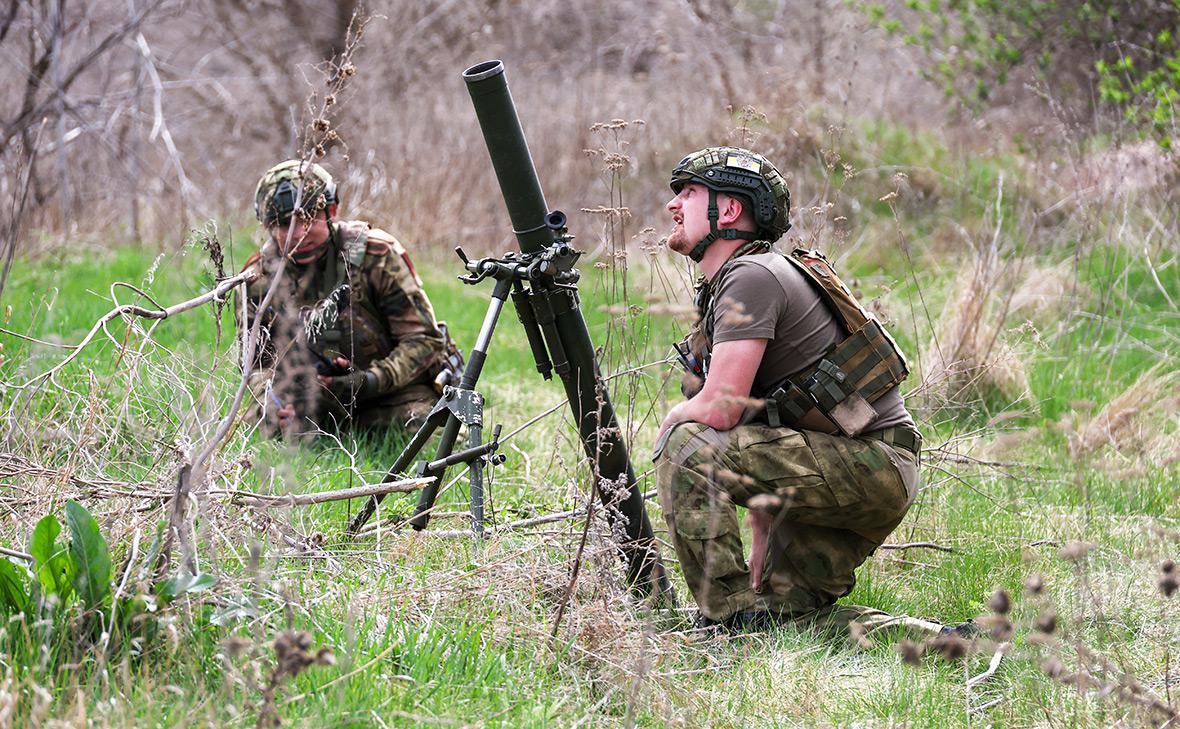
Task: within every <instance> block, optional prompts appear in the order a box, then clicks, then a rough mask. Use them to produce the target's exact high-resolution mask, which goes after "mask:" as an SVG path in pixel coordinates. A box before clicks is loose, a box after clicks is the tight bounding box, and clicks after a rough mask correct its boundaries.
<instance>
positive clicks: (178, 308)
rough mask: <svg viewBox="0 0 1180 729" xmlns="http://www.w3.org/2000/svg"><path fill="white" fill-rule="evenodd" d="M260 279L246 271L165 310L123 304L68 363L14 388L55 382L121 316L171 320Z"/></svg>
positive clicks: (100, 321) (104, 319)
mask: <svg viewBox="0 0 1180 729" xmlns="http://www.w3.org/2000/svg"><path fill="white" fill-rule="evenodd" d="M256 276H257V273H256V272H254V271H253V270H249V271H243V272H241V273H239V274H237V275H236V276H230V277H229V278H227V279H225V280H223V281H220V282H219V283H218V284H217V286H215V287H213V288H212V289H210V290H209V291H206V292H205V293H203V294H201V295H200V296H197V297H195V298H192V299H189V300H188V301H182V302H180V303H179V304H173V305H172V306H169V307H167V308H163V309H145V308H143V307H141V306H137V305H135V304H120V305H118V306H116V307H115V308H113V309H111V310H110V311H108V312H107V313H106V314H103V315H102V316H101V317H100V318H99V319H98V321H96V322H95V323H94V326H92V327H91V328H90V331H89V332H87V333H86V336H85V337H83V338H82V341H81V342H79V343H78V344H76V345H73V350H74V351H72V352H71V353H70V354H69V355H68V356H67V357H66V358H65V359H63V360H62V361H61V362H58V363H57V364H56V365H54V366H53V367H51V368H49V369H48V370H46V371H45V372H42V373H41V374H39V375H37V376H35V377H33V378H32V379H30V380H29V381H28V382H25V383H24V384H21V385H13V387H15V388H16V389H18V390H24V389H27V388H29V387H32V386H33V385H36V384H38V383H40V382H42V381H44V380H49V381H51V382H54V379H53V378H54V377H55V376H56V375H57V373H58V372H60V371H61V370H62V368H63V367H65V366H66V365H68V364H69V363H70V362H72V361H74V359H76V358H77V357H78V355H79V354H80V353H81V352H82V350H83V349H85V348H86V346H87V345H88V344H90V342H91V341H93V340H94V337H95V335H97V334H98V332H100V331H102V330H103V329H104V328H105V327H106V325H107V324H108V323H110V322H111V321H114V320H115V319H117V318H119V317H121V316H133V317H140V318H143V319H167V318H168V317H170V316H176V315H177V314H182V313H184V312H186V311H190V310H192V309H195V308H197V307H198V306H201V305H203V304H207V303H209V302H210V301H217V300H222V299H224V298H225V296H226V294H228V293H229V291H230V290H231V289H233V288H234V287H235V286H239V285H241V284H246V283H249V282H250V281H253V280H254V278H255V277H256ZM116 285H118V284H116ZM55 384H56V383H55Z"/></svg>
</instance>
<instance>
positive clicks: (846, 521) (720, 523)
mask: <svg viewBox="0 0 1180 729" xmlns="http://www.w3.org/2000/svg"><path fill="white" fill-rule="evenodd" d="M917 466H918V463H917V457H916V456H914V455H912V454H910V453H909V452H908V451H906V450H903V449H899V448H893V447H891V446H888V445H885V444H884V443H882V442H881V441H878V440H870V439H867V438H845V437H842V436H833V435H825V434H822V433H815V432H811V431H797V430H792V429H790V428H781V427H780V428H772V427H770V426H768V425H760V424H750V425H740V426H738V427H736V428H734V429H732V430H729V431H724V432H719V431H717V430H714V429H712V428H710V427H708V426H705V425H702V424H701V423H695V422H687V423H681V424H680V425H677V426H676V427H675V428H673V429H672V431H671V432H670V433H668V434H667V441H666V443H665V444H664V446H663V448H661V449H659V451H658V452H657V454H656V480H657V485H658V487H659V493H660V503H661V505H662V506H663V511H664V519H665V520H666V521H667V523H668V532H669V534H670V535H671V538H672V542H673V545H674V546H675V548H676V554H677V556H678V557H679V559H680V567H681V570H682V571H683V573H684V579H685V581H686V582H687V583H688V588H689V590H691V591H692V594H693V597H694V598H695V599H696V602H697V605H698V606H699V607H700V610H701V612H702V613H704V615H706V616H707V617H709V618H711V619H713V620H724V619H726V618H728V617H729V616H731V615H733V614H734V613H736V612H739V611H742V610H770V611H774V612H779V613H783V614H789V615H803V614H806V613H811V612H813V611H816V610H819V609H821V608H824V607H826V606H828V605H831V604H832V603H834V602H835V601H836V599H837V598H839V597H842V596H843V595H847V594H848V593H849V592H850V591H851V590H852V587H853V585H854V584H855V583H856V578H855V575H854V574H853V572H854V570H855V569H856V568H857V567H858V566H859V565H860V564H861V563H862V562H864V560H865V559H866V558H867V557H868V556H869V555H870V554H872V552H873V550H875V549H876V548H877V547H878V546H879V545H880V544H881V543H882V542H884V541H885V538H886V537H887V536H888V535H889V533H890V532H891V531H893V529H894V528H895V527H896V526H897V525H898V524H899V523H900V522H901V520H902V517H904V516H905V513H906V511H907V510H908V509H909V506H910V503H912V501H913V499H914V495H915V494H916V491H917V482H918V468H917ZM760 495H767V496H768V497H769V498H764V499H761V500H756V502H758V501H761V502H762V503H757V504H756V505H757V506H758V508H761V509H763V510H766V511H769V512H770V513H771V514H772V515H773V517H774V520H773V525H772V527H771V533H770V538H769V549H768V552H767V556H766V561H765V566H764V569H763V574H762V586H761V589H760V591H759V593H758V594H755V593H754V590H753V587H752V586H751V583H750V571H749V568H748V566H747V564H746V560H745V556H744V551H743V549H742V540H741V528H740V526H739V524H738V519H737V511H736V508H735V506H748V505H749V504H750V500H751V499H753V498H755V497H757V496H760Z"/></svg>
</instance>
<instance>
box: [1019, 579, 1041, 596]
mask: <svg viewBox="0 0 1180 729" xmlns="http://www.w3.org/2000/svg"><path fill="white" fill-rule="evenodd" d="M1044 591H1045V578H1044V577H1041V576H1040V575H1039V574H1033V575H1029V576H1028V579H1027V580H1025V581H1024V593H1025V594H1026V595H1029V596H1030V597H1036V596H1037V595H1040V594H1041V593H1042V592H1044Z"/></svg>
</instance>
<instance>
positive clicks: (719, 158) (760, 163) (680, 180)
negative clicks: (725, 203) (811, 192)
mask: <svg viewBox="0 0 1180 729" xmlns="http://www.w3.org/2000/svg"><path fill="white" fill-rule="evenodd" d="M690 182H698V183H700V184H702V185H704V186H705V187H706V188H707V189H708V190H709V234H708V235H707V236H705V237H704V238H702V239H701V240H700V242H698V243H697V244H696V246H694V247H693V249H692V251H690V252H689V254H688V255H689V257H690V258H692V259H693V260H694V261H700V260H701V258H702V257H703V256H704V255H705V249H706V248H708V247H709V244H710V243H712V242H713V241H715V240H717V239H718V238H720V239H723V240H736V239H743V240H765V241H769V242H771V243H773V242H774V241H776V240H778V239H779V238H781V237H782V235H783V233H786V232H787V231H788V230H790V228H791V223H790V220H789V217H790V212H791V192H790V190H788V189H787V181H786V180H785V179H784V178H783V176H782V173H780V172H779V171H778V168H776V167H775V166H774V164H772V163H771V161H770V160H768V159H766V158H765V157H763V156H762V155H760V154H758V153H757V152H751V151H750V150H748V149H742V148H741V147H706V148H704V149H702V150H698V151H696V152H693V153H692V154H690V155H688V156H687V157H685V158H684V159H682V160H680V163H679V164H677V165H676V167H675V169H673V170H672V180H671V183H670V184H671V186H672V192H674V193H676V194H680V189H681V188H683V187H684V186H685V185H686V184H688V183H690ZM719 192H721V193H725V194H727V195H739V196H741V197H743V198H744V199H746V200H747V201H749V203H750V209H751V211H752V212H753V213H754V222H755V223H756V224H757V225H758V231H757V233H749V232H747V231H743V230H734V229H732V228H727V229H725V230H720V229H718V228H717V218H718V216H719V212H718V209H717V193H719Z"/></svg>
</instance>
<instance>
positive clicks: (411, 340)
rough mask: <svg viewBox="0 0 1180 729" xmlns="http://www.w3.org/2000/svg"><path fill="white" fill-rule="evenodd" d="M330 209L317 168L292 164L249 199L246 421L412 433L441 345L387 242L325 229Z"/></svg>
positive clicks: (273, 173) (349, 226)
mask: <svg viewBox="0 0 1180 729" xmlns="http://www.w3.org/2000/svg"><path fill="white" fill-rule="evenodd" d="M338 203H339V196H338V194H337V190H336V184H335V182H334V181H333V180H332V176H331V175H329V174H328V172H327V170H325V169H324V168H323V167H321V166H320V165H318V164H314V163H311V162H304V161H301V160H288V161H286V162H283V163H281V164H278V165H275V166H274V167H272V168H271V169H269V170H267V172H266V174H264V175H263V176H262V179H260V180H259V181H258V186H257V188H256V189H255V192H254V212H255V214H256V215H257V217H258V221H259V222H260V223H261V224H262V226H263V227H264V228H265V229H266V232H267V240H266V242H265V243H264V244H263V246H262V249H261V250H260V251H258V252H257V253H255V254H254V255H253V256H251V257H250V259H249V260H248V261H247V262H246V268H247V269H248V268H254V269H256V270H257V271H258V273H259V274H260V275H259V276H258V277H257V278H256V279H254V280H253V281H252V282H251V283H250V285H249V288H248V289H247V293H246V297H247V321H246V322H241V321H239V322H238V324H239V331H244V329H245V327H246V326H248V325H249V323H250V322H253V321H254V318H255V317H256V316H261V317H262V321H261V325H262V338H261V342H260V343H259V347H258V350H257V356H256V358H255V363H254V364H255V367H256V369H255V370H254V371H253V372H252V373H251V375H250V383H249V384H250V391H251V393H252V394H253V403H252V406H251V407H248V409H247V418H250V419H254V420H256V419H259V418H261V419H262V420H263V422H264V424H265V428H264V430H266V431H267V432H269V433H273V432H274V430H275V429H276V428H277V429H280V430H282V431H284V432H295V433H303V432H313V431H315V430H316V429H325V430H328V429H333V428H337V427H339V426H341V425H344V424H348V423H351V424H355V425H358V426H361V427H366V428H373V427H386V426H401V427H411V428H413V427H416V426H417V425H418V424H419V423H420V422H421V420H422V419H423V418H424V417H425V415H426V414H427V413H429V412H430V409H431V407H432V406H433V405H434V403H435V401H436V400H437V397H438V396H437V394H436V392H435V390H434V387H433V386H432V383H433V381H434V379H435V377H436V376H437V375H438V374H439V372H440V370H442V369H443V368H444V367H445V366H446V360H447V349H446V342H447V339H446V337H445V335H444V332H443V331H442V330H440V326H439V324H438V323H437V322H436V321H435V318H434V310H433V308H432V307H431V304H430V300H429V299H427V298H426V293H425V292H424V291H423V290H422V280H421V279H420V278H419V277H418V274H417V272H416V271H415V270H414V265H413V264H412V263H411V262H410V257H409V255H408V254H407V253H406V251H405V249H404V248H403V247H402V245H401V243H399V242H398V241H397V239H396V238H394V237H393V236H392V235H390V234H389V233H386V232H385V231H383V230H379V229H377V228H371V227H370V226H369V224H368V223H366V222H363V221H359V220H352V221H343V220H336V209H337V205H338ZM284 257H285V258H286V266H285V269H284V271H283V274H282V277H281V279H280V280H279V283H278V288H277V290H276V291H275V295H274V296H273V297H272V299H271V301H270V302H269V303H268V305H267V307H266V309H265V311H261V312H260V311H259V306H260V304H261V302H262V300H263V298H264V296H265V295H266V292H267V290H268V289H269V288H270V285H271V281H272V279H273V278H274V276H275V274H276V272H277V270H278V267H279V264H280V263H281V262H282V260H283V258H284Z"/></svg>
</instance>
